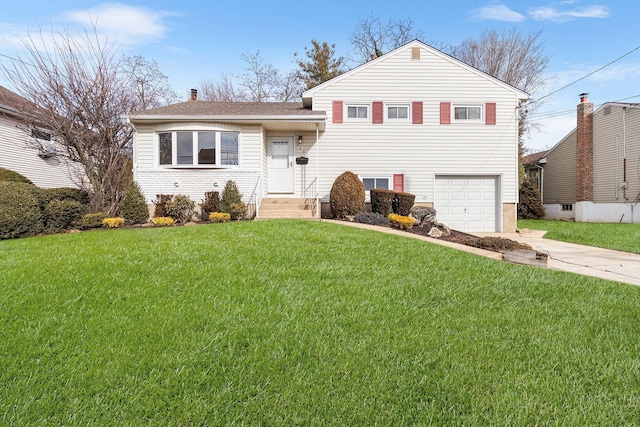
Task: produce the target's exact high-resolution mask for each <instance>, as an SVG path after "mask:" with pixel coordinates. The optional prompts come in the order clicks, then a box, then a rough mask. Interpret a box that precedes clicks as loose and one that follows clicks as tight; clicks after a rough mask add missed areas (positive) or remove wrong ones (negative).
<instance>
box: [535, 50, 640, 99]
mask: <svg viewBox="0 0 640 427" xmlns="http://www.w3.org/2000/svg"><path fill="white" fill-rule="evenodd" d="M638 49H640V46H637V47H636V48H634V49H631V50H630V51H629V52H627V53H625V54H624V55H622V56H620V57H618V58H616V59H614V60H613V61H611V62H609V63H608V64H605V65H603V66H602V67H600V68H598V69H597V70H594V71H592V72H590V73H589V74H587V75H586V76H583V77H580V78H579V79H578V80H575V81H573V82H571V83H569V84H567V85H564V86H562V87H561V88H560V89H558V90H554V91H553V92H551V93H548V94H546V95H545V96H543V97H541V98H538V99H537V101H540V100H542V99H544V98H548V97H550V96H551V95H553V94H556V93H558V92H560V91H561V90H564V89H566V88H568V87H569V86H573V85H574V84H576V83H578V82H579V81H582V80H584V79H586V78H587V77H589V76H592V75H594V74H595V73H597V72H599V71H602V70H604V69H605V68H607V67H608V66H609V65H611V64H615V63H616V62H618V61H620V60H621V59H622V58H624V57H626V56H629V55H631V54H632V53H633V52H635V51H636V50H638Z"/></svg>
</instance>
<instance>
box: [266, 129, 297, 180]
mask: <svg viewBox="0 0 640 427" xmlns="http://www.w3.org/2000/svg"><path fill="white" fill-rule="evenodd" d="M267 156H268V158H269V171H268V174H267V181H268V189H269V193H293V190H294V182H293V173H294V167H293V137H290V136H285V137H282V138H276V137H271V138H267Z"/></svg>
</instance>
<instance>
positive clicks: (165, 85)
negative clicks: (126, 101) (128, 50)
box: [118, 55, 180, 111]
mask: <svg viewBox="0 0 640 427" xmlns="http://www.w3.org/2000/svg"><path fill="white" fill-rule="evenodd" d="M118 66H119V67H120V72H121V73H122V74H123V76H124V77H125V78H127V77H128V80H129V88H130V90H131V91H132V94H133V97H132V103H133V105H132V111H141V110H146V109H148V108H155V107H160V106H162V105H168V104H172V103H174V102H178V101H179V100H180V97H179V96H178V94H177V92H176V91H175V90H173V88H172V87H171V85H169V79H168V77H167V76H166V75H165V74H164V73H163V72H162V71H161V70H160V65H158V62H157V61H156V60H155V59H146V58H145V57H143V56H140V55H133V56H129V55H124V56H123V57H122V58H121V59H120V62H119V64H118Z"/></svg>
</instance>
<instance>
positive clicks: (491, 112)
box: [485, 102, 496, 125]
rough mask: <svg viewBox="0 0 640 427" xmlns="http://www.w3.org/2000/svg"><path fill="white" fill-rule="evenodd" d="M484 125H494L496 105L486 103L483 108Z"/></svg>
mask: <svg viewBox="0 0 640 427" xmlns="http://www.w3.org/2000/svg"><path fill="white" fill-rule="evenodd" d="M485 123H486V124H488V125H495V124H496V103H495V102H487V105H486V106H485Z"/></svg>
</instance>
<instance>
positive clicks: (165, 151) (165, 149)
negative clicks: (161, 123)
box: [159, 132, 172, 165]
mask: <svg viewBox="0 0 640 427" xmlns="http://www.w3.org/2000/svg"><path fill="white" fill-rule="evenodd" d="M159 137H160V164H161V165H170V164H171V157H172V155H171V133H169V132H167V133H161V134H160V135H159Z"/></svg>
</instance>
